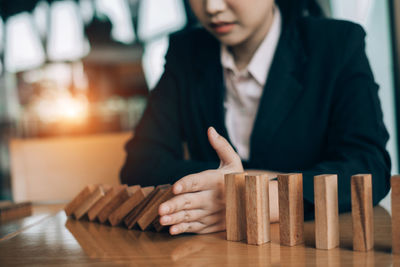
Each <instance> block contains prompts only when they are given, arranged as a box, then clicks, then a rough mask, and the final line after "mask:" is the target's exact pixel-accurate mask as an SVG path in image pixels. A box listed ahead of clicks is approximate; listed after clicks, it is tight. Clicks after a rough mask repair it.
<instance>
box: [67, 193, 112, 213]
mask: <svg viewBox="0 0 400 267" xmlns="http://www.w3.org/2000/svg"><path fill="white" fill-rule="evenodd" d="M110 188H111V186H110V185H96V189H95V190H94V191H93V192H92V193H91V194H90V195H89V196H88V197H87V198H86V199H85V200H84V201H83V202H82V204H81V205H80V206H79V207H78V208H77V209H76V210H75V211H74V212H73V214H74V217H75V218H76V219H78V220H79V219H81V218H82V217H83V216H84V215H85V214H86V213H87V212H88V211H89V209H90V208H91V207H92V206H93V205H94V204H95V203H96V202H97V201H98V200H99V199H100V198H101V197H103V196H104V195H105V192H106V190H109V189H110Z"/></svg>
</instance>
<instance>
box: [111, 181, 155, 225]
mask: <svg viewBox="0 0 400 267" xmlns="http://www.w3.org/2000/svg"><path fill="white" fill-rule="evenodd" d="M153 190H154V186H148V187H144V188H140V189H139V190H137V191H136V192H134V193H133V194H132V195H131V196H130V197H129V198H128V199H127V200H126V201H125V202H124V203H123V204H121V205H120V206H119V207H118V208H117V209H115V210H114V211H113V212H112V213H111V215H110V216H109V217H108V221H109V222H110V224H111V225H112V226H116V225H118V224H120V223H121V222H122V220H123V219H124V218H125V217H126V216H127V215H128V214H129V212H130V211H132V210H133V209H134V208H135V207H137V206H138V205H139V204H140V202H142V201H143V200H144V199H145V198H146V197H147V196H148V195H149V194H150V193H151V192H152V191H153Z"/></svg>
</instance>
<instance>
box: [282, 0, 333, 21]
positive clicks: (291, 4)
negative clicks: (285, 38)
mask: <svg viewBox="0 0 400 267" xmlns="http://www.w3.org/2000/svg"><path fill="white" fill-rule="evenodd" d="M275 3H276V4H277V5H278V6H279V8H280V10H281V13H282V17H283V20H284V21H285V22H286V23H294V22H295V21H296V20H297V19H298V18H301V17H305V16H313V17H324V16H325V15H324V12H323V11H322V9H321V7H320V6H319V4H318V3H317V1H316V0H275Z"/></svg>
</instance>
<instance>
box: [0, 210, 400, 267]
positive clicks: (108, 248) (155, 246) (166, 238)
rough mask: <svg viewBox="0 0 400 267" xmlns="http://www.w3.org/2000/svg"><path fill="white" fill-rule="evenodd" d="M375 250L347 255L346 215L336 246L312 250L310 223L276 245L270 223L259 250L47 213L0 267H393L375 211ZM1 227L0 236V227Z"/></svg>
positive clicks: (11, 241)
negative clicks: (298, 236)
mask: <svg viewBox="0 0 400 267" xmlns="http://www.w3.org/2000/svg"><path fill="white" fill-rule="evenodd" d="M374 213H375V214H374V216H375V221H374V222H375V249H374V250H372V251H369V252H368V253H361V252H353V251H352V225H351V223H352V222H351V214H342V215H341V216H340V241H341V242H340V248H336V249H333V250H329V251H325V250H317V249H315V248H314V223H313V222H307V223H306V224H305V237H306V242H305V245H302V246H296V247H284V246H280V245H279V224H273V225H271V236H272V242H271V243H267V244H264V245H262V246H252V245H247V244H246V243H244V242H228V241H226V240H225V232H221V233H216V234H208V235H190V234H187V235H180V236H174V237H172V236H170V235H169V234H168V233H153V232H140V231H136V230H131V231H130V230H127V229H125V228H122V227H109V226H105V225H100V224H98V223H89V222H87V221H76V220H72V219H68V218H67V217H66V216H65V214H64V213H63V212H58V213H56V214H54V213H49V214H48V216H47V217H45V218H42V219H41V220H38V221H37V222H36V223H33V225H30V226H29V227H25V228H24V227H22V228H21V229H19V230H17V231H16V232H15V233H12V234H10V233H8V234H7V235H6V236H3V238H2V239H0V266H13V265H14V266H15V265H30V266H31V265H39V266H41V265H68V266H71V265H96V266H99V265H100V266H111V265H129V266H149V265H150V266H158V265H160V266H181V265H183V266H249V265H251V266H254V265H255V266H268V265H276V266H279V265H295V266H314V265H321V266H324V267H328V266H338V265H358V266H376V265H378V266H392V265H394V266H396V265H400V256H398V255H392V254H391V221H390V214H389V213H388V212H387V211H386V210H385V209H383V208H382V207H375V209H374ZM2 227H3V226H2V225H0V232H1V229H2Z"/></svg>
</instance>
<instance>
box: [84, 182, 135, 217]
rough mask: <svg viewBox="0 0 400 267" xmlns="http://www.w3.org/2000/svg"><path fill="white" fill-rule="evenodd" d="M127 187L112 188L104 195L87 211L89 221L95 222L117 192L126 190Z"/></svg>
mask: <svg viewBox="0 0 400 267" xmlns="http://www.w3.org/2000/svg"><path fill="white" fill-rule="evenodd" d="M127 187H128V186H127V185H117V186H113V187H112V188H111V189H110V190H108V191H107V192H106V194H105V195H104V196H103V197H101V198H100V199H99V200H98V201H97V202H96V203H95V204H94V205H93V206H92V207H91V208H90V209H89V211H88V213H87V215H88V218H89V220H90V221H94V220H96V218H97V216H98V215H99V213H100V212H101V210H102V209H103V208H104V207H105V206H106V205H107V204H108V202H110V201H111V200H112V199H113V198H114V197H115V196H116V195H117V194H118V193H119V192H121V191H122V190H124V189H125V188H127Z"/></svg>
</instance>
